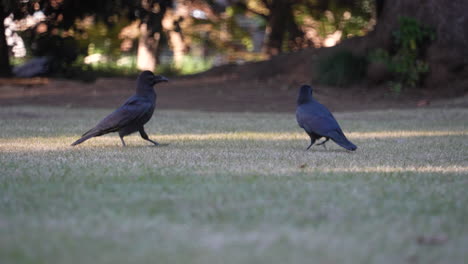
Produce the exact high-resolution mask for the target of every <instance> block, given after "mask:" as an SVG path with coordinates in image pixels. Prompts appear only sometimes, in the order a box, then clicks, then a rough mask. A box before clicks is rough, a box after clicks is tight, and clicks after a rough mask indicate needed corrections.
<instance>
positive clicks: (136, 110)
mask: <svg viewBox="0 0 468 264" xmlns="http://www.w3.org/2000/svg"><path fill="white" fill-rule="evenodd" d="M152 107H153V104H152V102H151V101H150V100H149V99H147V98H144V97H140V96H132V97H130V98H129V99H128V100H127V101H126V102H125V103H124V104H123V105H122V106H121V107H119V108H118V109H117V110H115V111H114V112H112V113H111V114H110V115H108V116H107V117H105V118H104V119H103V120H101V121H100V122H99V123H98V124H97V125H96V127H94V128H93V129H91V130H89V131H88V132H86V133H85V134H83V137H85V136H87V135H90V134H94V135H95V136H97V135H103V134H107V133H111V132H115V131H118V130H119V129H121V128H123V127H125V126H127V125H130V124H132V123H133V122H136V121H138V120H139V119H140V118H141V117H142V116H144V115H145V114H147V113H148V112H149V111H151V109H152Z"/></svg>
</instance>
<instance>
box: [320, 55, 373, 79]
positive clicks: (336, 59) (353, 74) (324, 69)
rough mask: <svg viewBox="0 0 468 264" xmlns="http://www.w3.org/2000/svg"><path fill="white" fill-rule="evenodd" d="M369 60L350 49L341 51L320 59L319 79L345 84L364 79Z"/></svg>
mask: <svg viewBox="0 0 468 264" xmlns="http://www.w3.org/2000/svg"><path fill="white" fill-rule="evenodd" d="M366 67H367V60H366V58H364V57H361V56H356V55H354V54H352V53H351V52H350V51H347V50H343V51H339V52H337V53H335V54H333V55H331V56H329V57H326V58H324V59H321V60H320V61H319V65H318V70H317V75H318V81H319V82H320V83H323V84H328V85H338V86H344V85H348V84H352V83H355V82H358V81H360V80H362V78H363V77H364V75H365V72H366Z"/></svg>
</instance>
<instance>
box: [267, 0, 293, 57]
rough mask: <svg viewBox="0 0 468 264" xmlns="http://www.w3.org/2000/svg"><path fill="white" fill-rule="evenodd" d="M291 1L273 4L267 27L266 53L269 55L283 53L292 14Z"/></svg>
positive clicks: (278, 1)
mask: <svg viewBox="0 0 468 264" xmlns="http://www.w3.org/2000/svg"><path fill="white" fill-rule="evenodd" d="M291 5H292V4H291V1H288V0H274V1H273V2H272V3H271V8H270V15H269V19H268V20H269V21H268V26H267V41H266V46H265V51H266V53H267V54H268V55H270V56H274V55H278V54H279V53H281V52H282V51H283V40H284V37H285V33H286V30H287V26H288V22H289V21H288V20H289V19H290V16H289V14H290V13H291Z"/></svg>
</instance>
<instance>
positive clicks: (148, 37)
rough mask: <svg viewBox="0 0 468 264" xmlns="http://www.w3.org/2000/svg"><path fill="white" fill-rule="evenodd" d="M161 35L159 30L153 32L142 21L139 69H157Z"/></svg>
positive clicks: (139, 41) (139, 43)
mask: <svg viewBox="0 0 468 264" xmlns="http://www.w3.org/2000/svg"><path fill="white" fill-rule="evenodd" d="M160 37H161V35H160V33H159V32H155V33H152V31H151V30H149V29H148V25H147V24H146V23H141V25H140V38H139V40H138V54H137V67H138V69H139V70H142V71H144V70H148V71H154V70H155V68H156V64H157V52H158V46H159V40H160Z"/></svg>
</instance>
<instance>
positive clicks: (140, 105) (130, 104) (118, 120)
mask: <svg viewBox="0 0 468 264" xmlns="http://www.w3.org/2000/svg"><path fill="white" fill-rule="evenodd" d="M167 81H168V79H167V78H166V77H164V76H158V75H154V74H153V73H152V72H150V71H144V72H142V73H141V74H140V75H139V76H138V79H137V88H136V93H135V95H133V96H132V97H130V98H128V100H127V101H126V102H125V103H124V104H123V105H122V106H121V107H119V108H117V110H115V111H114V112H112V113H111V114H110V115H108V116H107V117H105V118H104V119H102V120H101V121H100V122H99V123H98V124H97V125H96V126H95V127H94V128H92V129H90V130H89V131H88V132H86V133H84V134H83V136H82V137H81V138H80V139H78V140H77V141H75V142H73V144H71V145H72V146H75V145H78V144H80V143H83V142H84V141H86V140H88V139H90V138H92V137H98V136H102V135H104V134H107V133H111V132H118V133H119V136H120V140H121V141H122V144H123V145H124V146H125V141H124V139H123V137H124V136H126V135H129V134H131V133H134V132H137V131H138V132H140V135H141V137H142V138H143V139H144V140H147V141H150V142H151V143H153V144H155V145H158V143H157V142H156V141H153V140H151V139H149V137H148V135H147V134H146V132H145V129H144V127H143V126H144V125H145V124H146V122H148V121H149V120H150V119H151V117H152V116H153V112H154V108H155V107H156V92H155V91H154V89H153V86H154V85H155V84H157V83H159V82H167Z"/></svg>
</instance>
